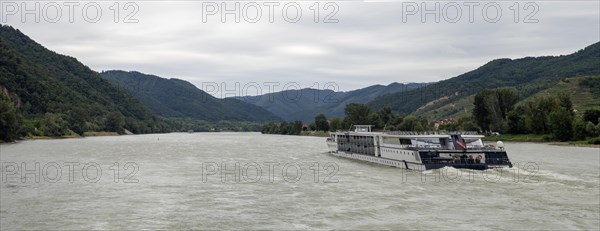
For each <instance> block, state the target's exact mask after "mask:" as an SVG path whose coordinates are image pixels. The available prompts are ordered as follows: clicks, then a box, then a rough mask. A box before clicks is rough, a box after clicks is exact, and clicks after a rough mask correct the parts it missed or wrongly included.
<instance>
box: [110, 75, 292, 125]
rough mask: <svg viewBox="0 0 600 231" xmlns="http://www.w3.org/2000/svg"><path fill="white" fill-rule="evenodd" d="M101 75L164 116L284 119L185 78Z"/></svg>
mask: <svg viewBox="0 0 600 231" xmlns="http://www.w3.org/2000/svg"><path fill="white" fill-rule="evenodd" d="M101 75H102V77H104V78H106V79H108V80H110V81H112V82H114V83H115V84H118V85H120V86H122V87H123V88H124V89H126V90H127V91H129V92H130V93H131V94H133V95H134V96H135V97H136V98H137V99H138V100H140V101H141V102H142V103H143V104H144V105H145V106H146V107H148V108H149V109H150V110H152V111H153V112H154V113H156V114H157V115H159V116H162V117H167V118H192V119H199V120H208V121H218V120H235V121H253V122H266V121H277V120H280V118H279V117H277V116H275V115H273V114H272V113H271V112H269V111H267V110H265V109H263V108H261V107H258V106H255V105H252V104H249V103H246V102H243V101H240V100H238V99H234V98H230V99H217V98H215V97H213V96H211V95H210V94H207V93H206V92H204V91H202V90H200V89H198V88H197V87H196V86H194V85H193V84H191V83H189V82H186V81H184V80H180V79H165V78H161V77H158V76H154V75H147V74H143V73H139V72H135V71H132V72H126V71H118V70H115V71H106V72H102V73H101Z"/></svg>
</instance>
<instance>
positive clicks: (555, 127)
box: [548, 108, 573, 141]
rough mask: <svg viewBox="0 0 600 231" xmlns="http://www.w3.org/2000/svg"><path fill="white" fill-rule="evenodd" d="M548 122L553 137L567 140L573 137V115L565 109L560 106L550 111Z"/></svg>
mask: <svg viewBox="0 0 600 231" xmlns="http://www.w3.org/2000/svg"><path fill="white" fill-rule="evenodd" d="M548 124H549V127H550V132H551V133H552V136H553V138H554V139H557V140H560V141H567V140H570V139H571V138H572V137H573V117H572V116H571V112H569V111H567V110H566V109H564V108H561V109H560V110H557V111H554V112H552V113H550V115H549V116H548Z"/></svg>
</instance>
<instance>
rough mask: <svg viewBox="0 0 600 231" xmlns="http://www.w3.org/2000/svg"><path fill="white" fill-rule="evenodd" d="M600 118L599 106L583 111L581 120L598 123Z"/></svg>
mask: <svg viewBox="0 0 600 231" xmlns="http://www.w3.org/2000/svg"><path fill="white" fill-rule="evenodd" d="M599 119H600V108H592V109H588V110H585V111H584V112H583V120H584V121H590V122H592V123H598V122H600V121H598V120H599Z"/></svg>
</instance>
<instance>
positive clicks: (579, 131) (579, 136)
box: [573, 118, 587, 140]
mask: <svg viewBox="0 0 600 231" xmlns="http://www.w3.org/2000/svg"><path fill="white" fill-rule="evenodd" d="M585 125H586V124H585V121H583V119H581V118H576V119H575V120H574V121H573V139H574V140H584V139H585V137H586V136H587V132H586V130H585Z"/></svg>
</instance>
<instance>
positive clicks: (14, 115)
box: [0, 89, 20, 141]
mask: <svg viewBox="0 0 600 231" xmlns="http://www.w3.org/2000/svg"><path fill="white" fill-rule="evenodd" d="M19 127H20V126H19V115H18V112H17V108H16V107H15V105H14V103H13V102H12V100H11V99H10V97H9V96H8V95H6V94H5V93H4V91H2V89H0V140H3V141H13V140H15V139H18V138H19Z"/></svg>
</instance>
